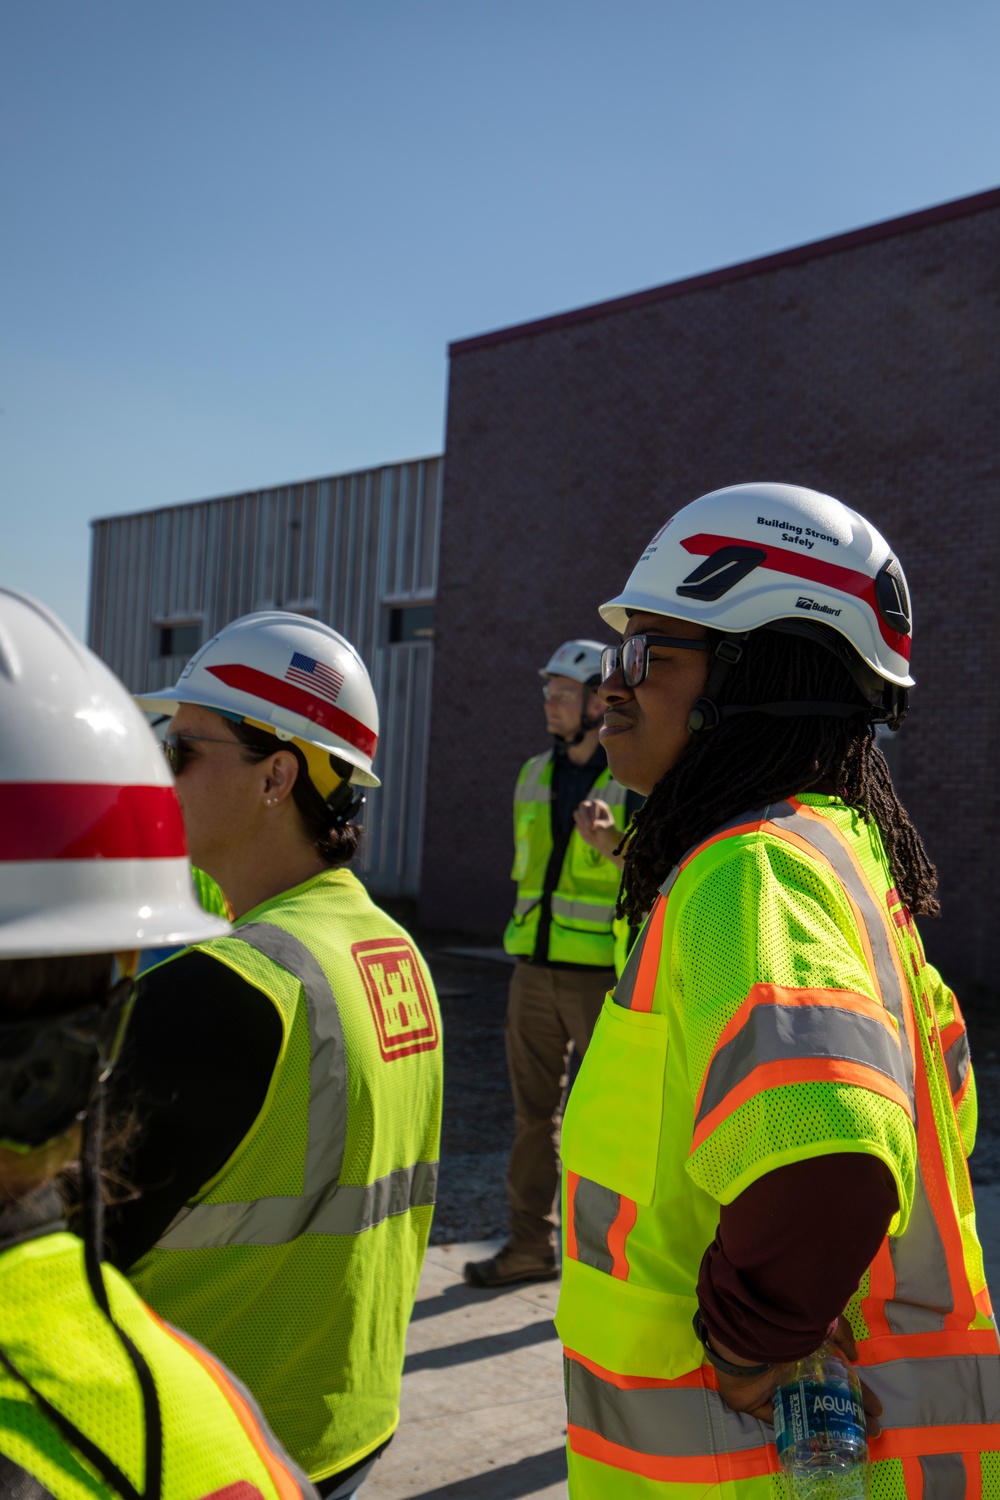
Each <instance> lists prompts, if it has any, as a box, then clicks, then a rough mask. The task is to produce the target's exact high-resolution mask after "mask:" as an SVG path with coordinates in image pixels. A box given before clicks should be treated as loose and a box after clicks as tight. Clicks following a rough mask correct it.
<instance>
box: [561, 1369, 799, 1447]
mask: <svg viewBox="0 0 1000 1500" xmlns="http://www.w3.org/2000/svg"><path fill="white" fill-rule="evenodd" d="M565 1368H566V1397H567V1416H568V1418H569V1421H570V1422H571V1423H572V1425H573V1426H574V1427H584V1428H586V1429H587V1431H588V1432H596V1433H599V1434H600V1436H601V1437H602V1438H605V1439H606V1440H607V1441H608V1442H610V1443H618V1444H620V1445H621V1446H622V1447H623V1448H631V1449H632V1451H633V1452H634V1453H648V1454H651V1455H652V1456H654V1457H664V1458H697V1457H700V1456H706V1457H707V1456H709V1455H712V1454H716V1453H745V1452H747V1451H748V1450H750V1449H753V1448H760V1449H761V1450H763V1449H764V1448H765V1446H766V1444H767V1443H768V1441H771V1442H773V1441H774V1430H773V1428H771V1427H765V1426H764V1425H763V1423H761V1422H758V1420H757V1418H756V1417H748V1416H745V1415H744V1414H743V1413H742V1412H735V1411H732V1410H731V1409H730V1408H729V1407H728V1406H727V1405H726V1404H725V1402H724V1401H723V1400H722V1397H721V1396H720V1395H719V1393H718V1391H712V1390H705V1389H702V1388H700V1387H698V1386H693V1387H684V1386H680V1387H675V1388H673V1389H669V1388H666V1389H665V1388H664V1387H663V1386H658V1387H657V1386H652V1387H649V1388H647V1389H642V1388H640V1389H637V1390H622V1389H621V1388H620V1387H619V1386H616V1385H612V1384H611V1382H610V1381H607V1380H602V1379H601V1377H600V1376H599V1375H596V1374H595V1373H594V1372H593V1371H592V1370H588V1369H587V1368H586V1366H584V1365H581V1364H579V1363H578V1362H577V1361H576V1360H575V1359H567V1360H566V1366H565Z"/></svg>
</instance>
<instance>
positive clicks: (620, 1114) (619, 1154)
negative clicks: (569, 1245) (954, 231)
mask: <svg viewBox="0 0 1000 1500" xmlns="http://www.w3.org/2000/svg"><path fill="white" fill-rule="evenodd" d="M666 1071H667V1018H666V1016H662V1015H658V1014H656V1013H655V1012H648V1011H634V1010H624V1009H623V1008H622V1007H621V1006H620V1005H615V1004H614V1002H613V1000H612V999H611V996H610V995H609V996H608V997H607V999H606V1000H605V1002H604V1009H603V1010H602V1011H601V1015H600V1018H599V1020H598V1022H597V1026H596V1028H595V1031H594V1036H593V1040H592V1041H591V1043H590V1046H589V1047H588V1048H587V1055H586V1056H585V1058H584V1060H583V1064H582V1066H581V1068H580V1073H579V1077H578V1078H577V1080H576V1082H575V1083H574V1085H573V1092H572V1093H571V1095H570V1098H569V1103H568V1104H567V1106H566V1116H565V1119H564V1120H563V1127H562V1145H561V1149H560V1156H561V1158H562V1163H563V1167H564V1168H565V1169H566V1170H567V1171H568V1172H576V1173H577V1174H578V1175H579V1176H580V1177H589V1178H590V1179H591V1181H592V1182H598V1183H600V1184H601V1186H602V1187H606V1188H610V1189H611V1191H612V1192H615V1193H620V1194H621V1195H622V1196H623V1197H626V1198H631V1199H632V1200H633V1202H635V1203H641V1204H643V1205H644V1206H645V1207H647V1208H648V1207H649V1205H650V1204H651V1203H652V1201H653V1194H654V1191H655V1187H656V1163H657V1157H658V1155H659V1149H660V1132H661V1129H662V1125H663V1090H664V1085H665V1080H666Z"/></svg>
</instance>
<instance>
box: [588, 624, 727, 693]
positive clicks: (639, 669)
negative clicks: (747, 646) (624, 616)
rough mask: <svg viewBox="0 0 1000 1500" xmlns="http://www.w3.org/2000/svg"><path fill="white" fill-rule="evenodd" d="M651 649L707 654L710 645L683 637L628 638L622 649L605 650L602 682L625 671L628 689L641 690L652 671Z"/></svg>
mask: <svg viewBox="0 0 1000 1500" xmlns="http://www.w3.org/2000/svg"><path fill="white" fill-rule="evenodd" d="M650 646H676V647H679V648H680V649H681V650H682V651H707V650H708V642H707V641H692V640H689V639H688V637H687V636H680V635H628V636H626V637H625V639H624V640H623V641H622V643H621V645H620V646H605V648H604V650H603V652H602V653H601V681H602V682H607V680H608V678H609V677H610V676H611V675H612V674H613V673H614V672H617V671H619V670H620V671H621V674H622V681H623V682H624V684H625V686H626V687H627V688H634V687H638V686H639V684H640V682H643V681H644V680H645V677H646V673H647V672H648V671H649V648H650Z"/></svg>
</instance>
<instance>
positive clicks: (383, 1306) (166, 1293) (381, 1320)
mask: <svg viewBox="0 0 1000 1500" xmlns="http://www.w3.org/2000/svg"><path fill="white" fill-rule="evenodd" d="M199 951H201V952H203V953H207V954H209V955H210V956H211V957H212V958H214V959H216V960H217V961H218V962H219V963H224V964H227V965H228V966H229V967H230V968H231V969H234V970H235V971H236V972H237V973H238V974H241V975H242V976H243V977H244V978H245V979H246V980H248V981H249V982H250V983H251V984H253V985H255V986H256V987H257V988H258V989H260V990H262V991H263V992H264V993H265V994H266V995H268V996H269V997H270V998H271V1000H272V1001H273V1003H274V1005H275V1007H276V1009H277V1011H278V1013H279V1015H280V1017H281V1021H282V1027H283V1034H284V1035H283V1043H282V1049H281V1054H280V1057H279V1060H278V1064H277V1066H276V1068H275V1071H274V1075H273V1078H272V1081H271V1086H270V1089H269V1092H268V1096H267V1099H266V1101H265V1104H264V1107H263V1109H262V1111H261V1114H260V1115H259V1117H258V1119H257V1120H256V1122H255V1123H254V1126H253V1128H252V1129H251V1130H250V1132H249V1133H248V1134H247V1136H246V1137H245V1138H244V1140H243V1142H242V1143H241V1145H240V1146H239V1148H238V1149H237V1151H236V1152H235V1153H234V1155H233V1156H232V1157H231V1158H230V1160H229V1161H228V1162H227V1163H226V1165H225V1166H224V1167H223V1169H222V1170H221V1172H220V1173H219V1174H218V1175H217V1176H216V1178H214V1179H213V1180H212V1181H211V1182H209V1183H206V1184H205V1186H204V1188H203V1189H202V1191H201V1192H200V1193H199V1195H198V1197H197V1199H196V1201H194V1202H192V1203H191V1204H190V1205H189V1206H188V1208H187V1209H186V1210H184V1211H183V1212H182V1213H181V1214H180V1215H179V1216H178V1217H177V1219H176V1220H175V1221H174V1223H173V1224H172V1225H171V1226H170V1227H169V1228H168V1229H167V1231H166V1232H165V1233H164V1235H163V1236H162V1237H161V1239H160V1240H159V1242H158V1244H157V1245H156V1246H155V1247H154V1248H153V1249H152V1250H151V1251H150V1252H149V1254H148V1255H146V1256H144V1257H143V1259H142V1260H140V1261H139V1262H138V1263H137V1265H136V1266H134V1267H133V1269H132V1271H131V1273H130V1274H131V1277H132V1280H133V1281H134V1283H135V1285H136V1286H137V1287H138V1289H139V1290H140V1291H141V1293H142V1295H143V1296H144V1297H145V1298H146V1300H147V1301H148V1302H149V1303H150V1304H151V1305H152V1306H153V1307H155V1308H156V1309H157V1311H158V1312H160V1313H162V1315H163V1316H164V1317H167V1318H169V1319H170V1320H171V1322H174V1323H176V1324H177V1325H178V1326H179V1327H182V1328H184V1329H186V1330H188V1331H189V1332H190V1333H192V1334H193V1335H194V1336H195V1337H196V1338H197V1339H199V1340H200V1341H201V1342H202V1343H204V1344H205V1345H207V1347H208V1348H209V1349H211V1350H212V1351H213V1352H214V1353H216V1354H218V1356H219V1358H220V1359H222V1360H223V1361H224V1362H225V1363H226V1364H227V1365H229V1366H230V1368H231V1369H232V1370H234V1371H235V1373H236V1374H237V1375H239V1377H240V1378H241V1379H242V1380H244V1381H245V1382H246V1384H247V1385H248V1386H249V1387H250V1389H251V1390H252V1391H253V1392H254V1395H255V1396H256V1397H257V1399H258V1400H259V1401H260V1403H261V1406H262V1407H263V1409H264V1412H265V1414H266V1416H267V1419H268V1421H269V1422H270V1423H271V1425H272V1426H273V1428H274V1430H275V1432H276V1433H277V1434H278V1435H279V1437H280V1439H281V1441H282V1442H283V1443H284V1444H285V1446H286V1447H287V1448H288V1451H289V1452H290V1453H291V1454H292V1456H293V1457H294V1458H296V1459H297V1460H298V1462H299V1463H301V1464H302V1466H303V1467H304V1468H305V1469H307V1471H308V1472H309V1474H310V1475H311V1477H312V1478H314V1479H322V1478H325V1477H327V1476H328V1475H330V1474H332V1473H335V1472H337V1471H338V1470H340V1469H342V1468H346V1467H347V1466H348V1465H349V1464H351V1463H354V1462H355V1461H357V1460H358V1459H360V1458H363V1457H364V1456H365V1454H367V1453H369V1452H370V1451H371V1450H372V1449H374V1448H376V1447H377V1446H378V1445H379V1444H380V1443H382V1442H384V1441H385V1439H386V1438H388V1437H389V1436H390V1435H391V1433H392V1432H393V1431H394V1429H395V1427H396V1424H397V1422H398V1420H399V1388H400V1379H401V1372H402V1365H403V1353H404V1341H405V1336H406V1327H407V1323H408V1321H409V1317H410V1313H411V1310H412V1307H413V1299H414V1295H415V1292H416V1286H417V1279H418V1276H419V1274H420V1267H421V1263H422V1261H423V1256H424V1251H425V1249H426V1246H427V1236H428V1232H429V1229H430V1222H431V1214H432V1206H433V1202H434V1192H435V1185H436V1179H437V1157H438V1142H439V1134H440V1120H441V1050H440V1037H441V1025H440V1016H439V1013H438V1008H437V1000H436V997H435V994H434V989H433V985H432V983H431V979H430V976H429V974H428V972H427V970H426V968H425V966H424V963H423V960H422V959H421V957H420V955H419V953H418V952H417V950H416V949H415V948H414V946H413V944H412V943H411V941H410V939H409V938H408V937H407V935H406V933H405V932H404V931H403V929H402V928H401V927H399V926H398V925H397V924H396V923H395V922H393V921H392V920H391V919H390V918H389V917H387V916H386V914H385V913H384V912H383V911H381V910H380V909H379V908H378V907H377V906H375V905H374V904H373V903H372V901H371V900H370V899H369V897H368V895H367V894H366V892H365V890H364V888H363V887H362V886H361V885H360V884H359V882H358V881H357V880H356V879H355V878H354V876H353V875H351V874H350V873H349V872H348V871H346V870H329V871H326V872H325V873H324V874H322V875H319V876H317V877H316V878H315V879H313V880H310V881H307V882H306V883H305V884H304V885H301V886H297V887H295V888H294V889H293V890H290V891H286V892H284V893H283V894H282V895H281V896H279V897H276V898H275V899H274V900H272V901H268V902H265V903H264V904H263V905H261V906H259V907H257V908H256V909H255V910H254V911H253V912H250V913H249V914H248V915H247V916H246V917H244V918H242V919H241V921H240V923H239V924H238V926H237V928H236V930H235V932H234V934H233V935H232V936H231V937H226V938H221V939H215V940H213V941H212V942H209V943H205V944H201V945H199ZM196 1044H197V1038H192V1045H196Z"/></svg>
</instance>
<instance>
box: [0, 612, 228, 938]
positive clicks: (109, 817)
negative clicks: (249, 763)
mask: <svg viewBox="0 0 1000 1500" xmlns="http://www.w3.org/2000/svg"><path fill="white" fill-rule="evenodd" d="M228 931H229V924H228V922H224V921H222V920H220V919H219V918H218V917H212V916H209V915H208V913H206V912H204V911H203V910H202V908H201V906H200V905H199V903H198V900H197V898H196V896H195V892H194V887H193V885H192V883H191V867H190V865H189V863H188V859H187V853H186V847H185V842H184V825H183V823H182V822H181V810H180V805H179V804H178V801H177V793H176V791H175V790H174V783H173V777H172V776H171V775H170V771H169V769H168V768H167V763H166V761H165V760H164V758H163V755H162V754H161V752H160V750H159V748H158V746H157V744H156V741H155V740H154V738H153V736H152V735H151V734H150V732H149V729H148V727H147V725H146V723H145V721H144V719H143V717H142V714H141V713H140V712H139V710H138V709H137V708H136V706H135V703H134V702H133V701H132V698H131V695H130V694H129V693H128V692H126V690H125V688H124V687H123V686H122V684H121V683H120V682H119V681H118V678H117V677H115V676H114V675H113V674H112V673H111V672H110V671H109V670H108V668H107V667H106V666H105V665H104V663H103V662H101V661H99V660H98V658H97V657H96V656H94V654H93V653H92V652H91V651H88V650H87V648H86V646H83V645H81V644H80V642H79V641H77V640H76V639H75V637H73V636H72V635H71V634H70V633H69V631H68V630H67V629H66V627H65V626H64V625H63V624H62V622H61V621H60V620H58V619H56V617H55V615H53V614H50V613H49V611H48V610H47V609H46V608H45V607H44V606H43V605H41V604H38V603H36V601H35V600H34V599H29V598H28V597H27V596H26V595H24V594H20V593H17V592H15V591H14V590H13V589H5V588H0V957H2V958H22V957H23V958H28V957H39V958H40V957H44V956H47V955H53V954H71V953H106V952H110V953H117V952H125V951H128V950H131V949H133V948H157V947H165V946H168V945H178V944H183V943H196V942H200V941H201V940H202V939H204V938H212V937H219V936H221V935H223V934H224V933H226V932H228Z"/></svg>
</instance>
